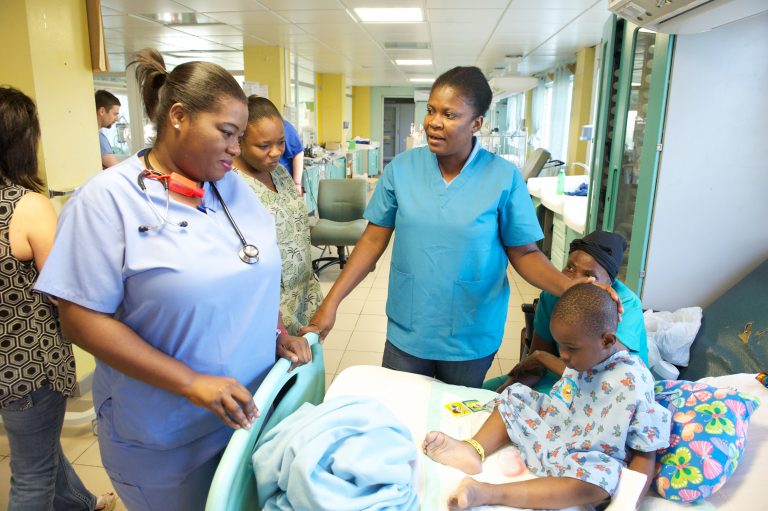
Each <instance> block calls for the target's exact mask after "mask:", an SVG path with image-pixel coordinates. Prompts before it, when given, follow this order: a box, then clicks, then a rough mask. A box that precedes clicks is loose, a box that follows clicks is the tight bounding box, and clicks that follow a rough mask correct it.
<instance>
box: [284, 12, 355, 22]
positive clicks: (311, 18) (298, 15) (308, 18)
mask: <svg viewBox="0 0 768 511" xmlns="http://www.w3.org/2000/svg"><path fill="white" fill-rule="evenodd" d="M277 13H278V14H280V16H283V17H284V18H286V19H288V20H289V21H290V22H291V23H339V21H340V20H341V21H346V20H349V21H353V20H352V18H350V17H349V15H348V14H347V13H346V12H345V11H344V10H343V9H335V10H331V9H326V10H313V11H285V10H279V11H277Z"/></svg>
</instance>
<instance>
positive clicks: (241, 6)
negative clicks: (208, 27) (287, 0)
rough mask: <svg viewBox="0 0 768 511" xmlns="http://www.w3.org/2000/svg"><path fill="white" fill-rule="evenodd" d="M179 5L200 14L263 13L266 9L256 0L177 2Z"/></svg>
mask: <svg viewBox="0 0 768 511" xmlns="http://www.w3.org/2000/svg"><path fill="white" fill-rule="evenodd" d="M177 2H178V3H180V4H182V5H184V6H186V7H189V8H190V9H194V10H195V11H198V12H205V11H214V10H215V11H217V12H230V11H263V10H265V7H264V6H263V5H261V4H260V3H259V2H257V1H256V0H216V1H215V2H212V1H211V0H177Z"/></svg>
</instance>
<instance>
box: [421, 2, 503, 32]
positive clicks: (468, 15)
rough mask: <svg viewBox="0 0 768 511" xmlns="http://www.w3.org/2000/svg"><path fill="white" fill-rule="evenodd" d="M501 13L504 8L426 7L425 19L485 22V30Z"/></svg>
mask: <svg viewBox="0 0 768 511" xmlns="http://www.w3.org/2000/svg"><path fill="white" fill-rule="evenodd" d="M473 3H474V2H473ZM503 13H504V9H427V19H428V20H429V22H430V23H459V24H463V23H486V24H487V26H486V32H487V30H489V29H491V28H493V26H494V25H496V22H497V21H498V20H499V18H500V17H501V15H502V14H503Z"/></svg>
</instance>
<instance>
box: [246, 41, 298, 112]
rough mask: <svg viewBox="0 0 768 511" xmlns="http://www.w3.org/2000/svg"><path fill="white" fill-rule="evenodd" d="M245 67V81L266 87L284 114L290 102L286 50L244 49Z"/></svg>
mask: <svg viewBox="0 0 768 511" xmlns="http://www.w3.org/2000/svg"><path fill="white" fill-rule="evenodd" d="M243 66H244V67H245V69H244V72H245V73H244V74H245V81H247V82H259V83H260V84H262V85H266V86H267V87H268V93H269V94H268V97H269V100H270V101H271V102H272V103H274V104H275V106H276V107H277V108H278V110H280V111H281V112H282V111H283V107H285V105H286V103H287V102H288V97H287V94H286V88H287V84H288V77H287V76H286V61H285V49H283V48H280V47H279V46H255V47H246V48H243Z"/></svg>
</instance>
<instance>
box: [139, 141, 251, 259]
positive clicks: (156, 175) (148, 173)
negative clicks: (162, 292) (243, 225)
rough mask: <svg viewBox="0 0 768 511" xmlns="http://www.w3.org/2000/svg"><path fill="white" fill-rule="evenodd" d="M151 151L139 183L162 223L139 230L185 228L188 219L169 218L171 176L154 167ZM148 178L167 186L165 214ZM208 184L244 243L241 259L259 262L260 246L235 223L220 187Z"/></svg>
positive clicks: (145, 157)
mask: <svg viewBox="0 0 768 511" xmlns="http://www.w3.org/2000/svg"><path fill="white" fill-rule="evenodd" d="M149 151H150V149H147V150H146V151H145V152H144V165H145V166H146V167H147V168H146V169H145V170H142V171H141V172H139V176H138V183H139V188H141V191H142V192H144V197H145V198H146V199H147V204H149V207H150V208H151V209H152V212H153V213H154V214H155V216H156V217H157V218H158V220H160V223H158V224H156V225H140V226H139V232H142V233H144V232H149V231H152V230H155V229H159V228H161V227H162V226H164V225H165V224H170V225H175V226H177V227H181V228H185V227H187V226H188V225H189V223H188V222H187V221H186V220H182V221H181V222H173V221H171V220H170V219H169V218H168V209H169V207H170V203H171V193H170V191H169V190H168V181H169V179H170V176H168V175H166V174H161V173H160V172H158V171H156V170H155V169H154V168H152V164H151V163H150V162H149ZM147 178H149V179H153V180H155V181H159V182H160V183H161V184H162V185H163V188H165V214H164V215H162V214H160V212H159V211H158V210H157V208H156V207H155V205H154V204H153V203H152V199H151V198H150V196H149V192H148V191H147V185H146V184H145V183H144V180H145V179H147ZM208 184H209V185H210V186H211V189H212V190H213V193H214V194H216V198H217V199H218V201H219V203H220V204H221V207H222V209H224V213H225V214H226V215H227V220H229V223H230V225H231V226H232V228H233V229H234V230H235V232H236V233H237V237H238V238H240V244H241V245H242V247H241V248H240V250H239V251H238V252H237V255H238V257H240V260H241V261H243V262H244V263H248V264H254V263H257V262H259V249H258V247H256V245H253V244H251V243H248V242H247V241H246V240H245V236H243V233H242V232H241V231H240V228H239V227H238V226H237V224H236V223H235V219H234V218H232V213H230V212H229V208H228V207H227V204H226V203H225V202H224V198H223V197H222V196H221V193H219V189H218V188H216V185H215V184H214V183H213V181H209V182H208ZM198 209H200V210H201V211H203V212H205V207H204V206H199V207H198Z"/></svg>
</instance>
